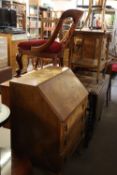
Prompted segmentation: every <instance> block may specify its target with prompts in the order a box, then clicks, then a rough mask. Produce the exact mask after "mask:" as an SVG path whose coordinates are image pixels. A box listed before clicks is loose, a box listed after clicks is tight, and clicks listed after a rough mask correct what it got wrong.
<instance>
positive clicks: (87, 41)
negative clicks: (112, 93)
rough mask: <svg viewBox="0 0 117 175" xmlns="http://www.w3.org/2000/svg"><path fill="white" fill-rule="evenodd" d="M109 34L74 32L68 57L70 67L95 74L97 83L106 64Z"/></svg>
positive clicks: (101, 32)
mask: <svg viewBox="0 0 117 175" xmlns="http://www.w3.org/2000/svg"><path fill="white" fill-rule="evenodd" d="M110 39H111V34H110V32H103V31H100V30H99V31H98V30H96V31H95V30H94V31H93V30H86V29H84V30H81V31H80V30H76V31H75V32H74V38H73V43H74V45H72V48H71V49H72V51H71V52H72V53H71V56H70V66H71V68H72V69H74V68H75V67H77V68H80V69H83V70H84V69H85V70H88V71H94V72H97V74H96V80H97V82H98V81H99V75H100V72H102V71H103V70H104V69H105V68H106V65H107V62H108V59H109V57H108V51H109V42H110Z"/></svg>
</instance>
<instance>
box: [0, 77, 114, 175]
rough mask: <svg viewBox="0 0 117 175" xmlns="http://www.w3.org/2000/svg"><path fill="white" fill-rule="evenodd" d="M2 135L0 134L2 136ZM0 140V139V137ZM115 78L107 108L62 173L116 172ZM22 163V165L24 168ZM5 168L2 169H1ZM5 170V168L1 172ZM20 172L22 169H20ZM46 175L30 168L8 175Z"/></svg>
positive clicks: (7, 174) (5, 173) (99, 174)
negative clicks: (88, 138)
mask: <svg viewBox="0 0 117 175" xmlns="http://www.w3.org/2000/svg"><path fill="white" fill-rule="evenodd" d="M3 137H4V136H3ZM0 141H1V138H0ZM116 164H117V77H115V78H114V80H113V82H112V96H111V102H110V104H109V107H108V108H107V107H105V108H104V111H103V114H102V117H101V121H99V122H98V123H97V124H96V127H95V130H94V134H93V137H92V139H91V141H90V143H89V146H88V148H85V149H81V150H80V152H79V153H77V152H75V153H74V155H73V156H72V157H71V159H70V160H69V161H68V162H66V164H65V165H64V169H63V171H62V175H110V174H112V175H117V167H116V166H117V165H116ZM9 165H10V161H8V163H7V164H6V166H4V168H3V169H2V172H1V175H11V172H10V170H9V168H8V167H9ZM25 167H26V165H25V164H24V169H25ZM5 168H6V169H5ZM5 170H6V171H5ZM22 172H23V171H22ZM19 174H20V175H29V174H31V175H49V173H48V172H45V171H42V170H40V169H38V168H34V167H33V170H32V172H30V173H27V174H25V173H22V174H21V173H19V171H17V172H15V173H12V175H19Z"/></svg>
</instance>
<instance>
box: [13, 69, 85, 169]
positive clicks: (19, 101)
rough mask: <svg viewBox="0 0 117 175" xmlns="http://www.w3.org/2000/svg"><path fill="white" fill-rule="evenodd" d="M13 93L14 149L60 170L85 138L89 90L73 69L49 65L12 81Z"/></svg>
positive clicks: (34, 160)
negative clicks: (65, 160)
mask: <svg viewBox="0 0 117 175" xmlns="http://www.w3.org/2000/svg"><path fill="white" fill-rule="evenodd" d="M10 92H11V99H10V100H11V101H10V102H11V111H12V120H11V125H12V128H11V131H12V134H11V135H12V137H11V140H12V145H11V146H12V149H13V150H14V151H15V153H16V155H17V154H20V156H21V155H22V154H23V156H25V155H26V156H27V157H28V158H29V159H30V160H31V161H33V162H36V163H37V164H38V163H39V164H40V162H41V164H40V165H43V166H44V167H46V168H48V169H50V170H53V171H59V170H60V169H61V165H62V164H63V162H64V159H65V158H66V157H68V156H69V155H70V154H71V153H72V152H73V151H74V149H75V148H76V147H77V145H78V144H79V142H80V141H81V139H82V138H83V137H84V129H85V114H86V113H85V112H86V107H87V96H88V93H87V91H86V89H85V88H84V87H83V85H82V84H81V82H80V81H79V80H78V78H77V77H76V76H75V75H74V74H73V72H72V71H71V70H70V69H68V68H64V69H63V68H55V67H48V68H46V69H41V70H38V71H33V72H30V73H29V74H28V75H27V74H25V75H24V76H22V77H20V78H18V79H14V80H12V81H10ZM48 162H49V164H48Z"/></svg>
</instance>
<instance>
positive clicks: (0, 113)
mask: <svg viewBox="0 0 117 175" xmlns="http://www.w3.org/2000/svg"><path fill="white" fill-rule="evenodd" d="M9 115H10V109H9V108H8V107H7V106H6V105H4V104H2V103H1V104H0V126H1V125H2V124H3V123H4V122H5V121H6V120H7V119H8V118H9Z"/></svg>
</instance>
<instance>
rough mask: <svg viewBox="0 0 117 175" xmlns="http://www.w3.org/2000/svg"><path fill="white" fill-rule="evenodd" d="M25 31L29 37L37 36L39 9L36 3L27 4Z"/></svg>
mask: <svg viewBox="0 0 117 175" xmlns="http://www.w3.org/2000/svg"><path fill="white" fill-rule="evenodd" d="M27 32H28V33H29V35H30V38H39V10H38V6H36V5H29V16H27Z"/></svg>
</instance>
